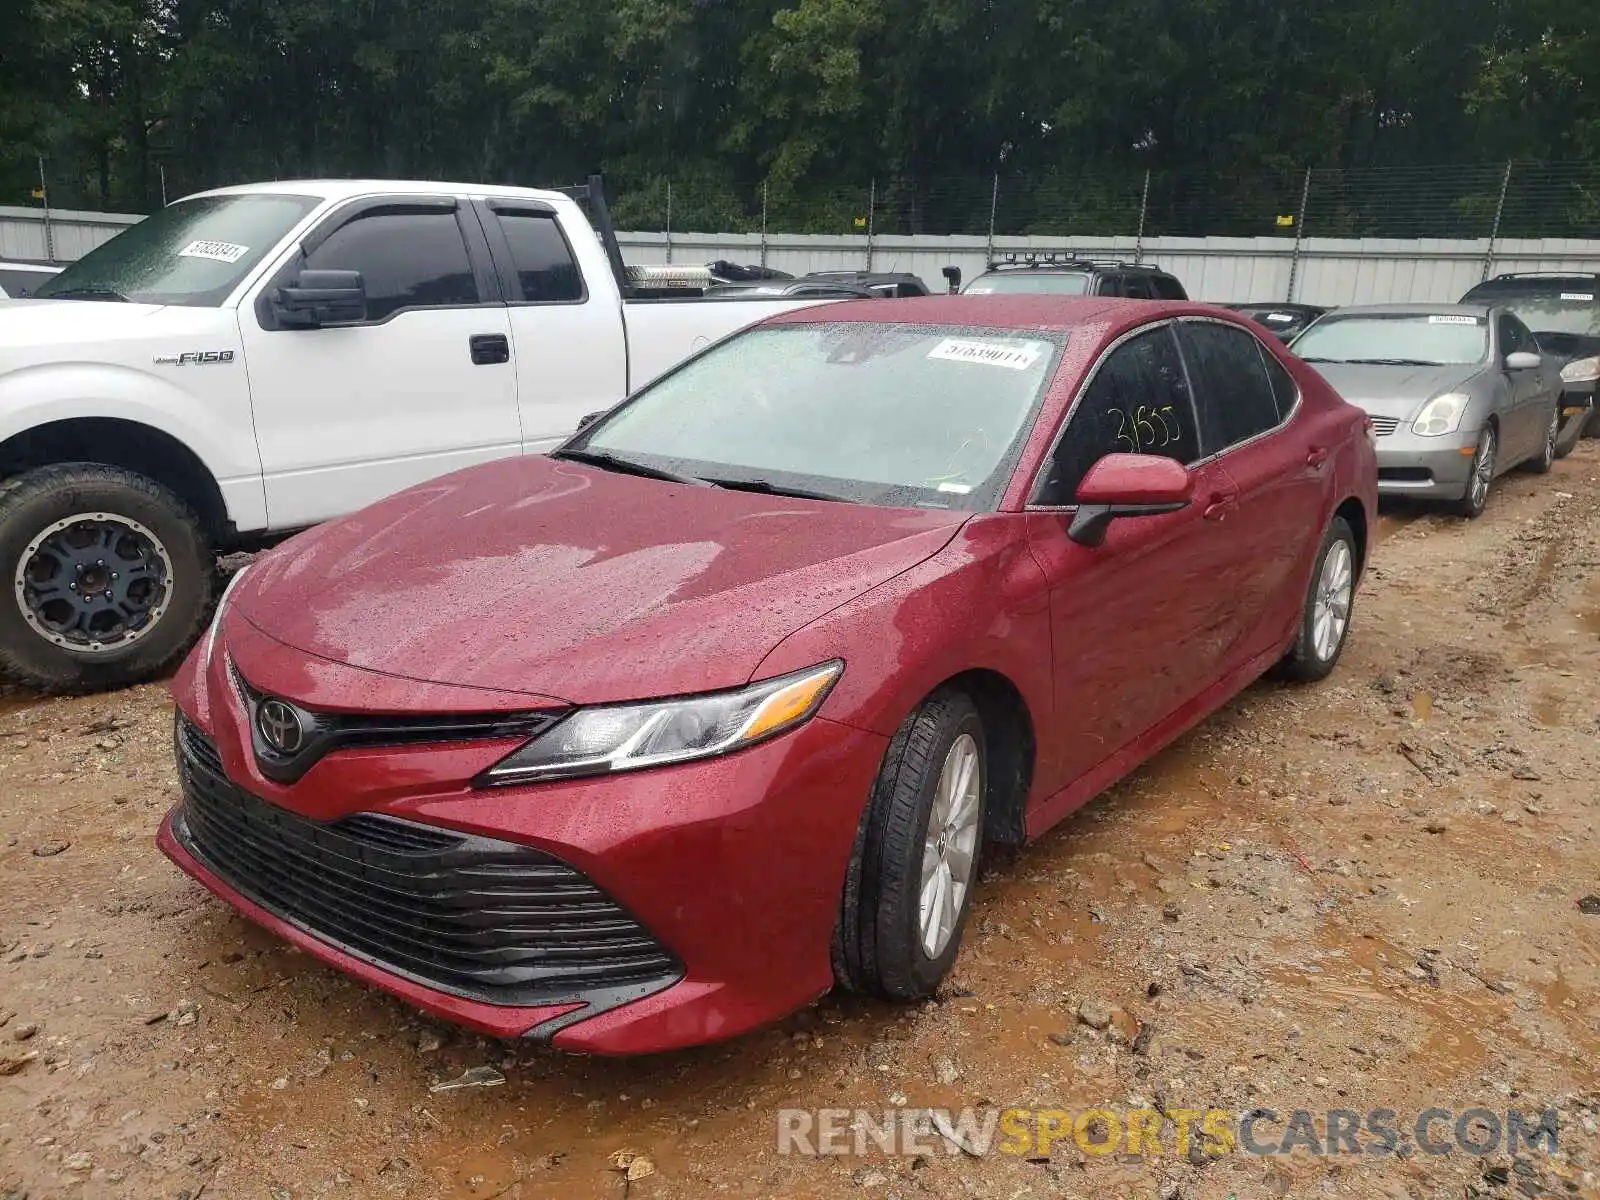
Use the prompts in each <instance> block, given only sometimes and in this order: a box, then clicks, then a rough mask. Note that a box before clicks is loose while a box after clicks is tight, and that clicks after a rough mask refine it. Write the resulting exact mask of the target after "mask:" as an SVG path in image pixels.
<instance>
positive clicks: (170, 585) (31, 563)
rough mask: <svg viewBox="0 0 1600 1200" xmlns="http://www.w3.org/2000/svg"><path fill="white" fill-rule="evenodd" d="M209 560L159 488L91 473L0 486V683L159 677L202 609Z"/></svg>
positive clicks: (92, 683) (47, 471) (207, 597)
mask: <svg viewBox="0 0 1600 1200" xmlns="http://www.w3.org/2000/svg"><path fill="white" fill-rule="evenodd" d="M216 574H217V572H216V564H215V557H214V555H213V553H212V549H211V546H210V542H209V539H208V538H207V536H206V533H205V528H204V526H203V524H202V523H201V521H200V519H199V517H197V516H196V515H195V513H194V512H193V510H192V509H190V508H189V506H188V505H187V504H185V503H184V502H183V501H182V500H181V499H179V498H178V497H177V496H176V495H174V494H173V493H172V492H171V491H170V490H168V489H167V488H165V487H163V486H162V485H161V484H159V483H156V482H155V481H154V480H151V479H147V478H145V477H144V476H142V475H138V474H135V473H133V472H131V471H124V470H121V469H119V468H116V467H108V466H104V465H101V464H97V463H64V464H60V465H56V466H49V467H40V468H38V469H37V470H33V471H29V472H27V473H26V474H23V475H19V476H16V477H15V478H12V479H9V480H7V481H5V482H4V483H0V675H4V676H6V677H9V678H11V679H14V680H17V681H19V682H22V683H24V684H27V685H29V686H31V687H34V688H38V689H39V690H41V691H46V692H89V691H103V690H106V689H110V688H118V687H126V686H128V685H130V684H135V683H142V682H145V681H146V680H150V679H153V678H156V677H158V676H160V675H161V674H162V673H164V672H165V671H167V670H169V669H170V668H171V667H172V666H173V665H174V664H176V662H177V661H178V658H179V657H180V656H181V655H182V654H183V652H184V651H185V650H186V649H188V647H189V646H190V645H191V644H192V643H193V642H194V640H195V638H196V637H197V636H198V635H199V632H200V630H201V627H202V626H203V624H204V622H205V619H206V616H207V614H208V612H209V610H210V607H211V602H212V598H213V594H214V591H215V580H216Z"/></svg>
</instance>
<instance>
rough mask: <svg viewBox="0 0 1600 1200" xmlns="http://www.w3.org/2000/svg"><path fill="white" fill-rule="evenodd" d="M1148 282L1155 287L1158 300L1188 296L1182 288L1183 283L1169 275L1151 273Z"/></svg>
mask: <svg viewBox="0 0 1600 1200" xmlns="http://www.w3.org/2000/svg"><path fill="white" fill-rule="evenodd" d="M1150 283H1151V286H1153V287H1154V288H1155V292H1156V299H1158V300H1187V299H1188V298H1189V293H1188V292H1186V291H1184V290H1183V284H1181V283H1179V282H1178V281H1177V279H1176V278H1174V277H1173V276H1171V275H1152V276H1151V277H1150Z"/></svg>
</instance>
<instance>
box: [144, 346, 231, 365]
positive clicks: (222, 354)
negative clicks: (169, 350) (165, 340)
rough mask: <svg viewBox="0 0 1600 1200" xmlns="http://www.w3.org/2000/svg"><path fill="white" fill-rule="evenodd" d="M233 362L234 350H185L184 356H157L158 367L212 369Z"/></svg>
mask: <svg viewBox="0 0 1600 1200" xmlns="http://www.w3.org/2000/svg"><path fill="white" fill-rule="evenodd" d="M232 361H233V351H232V350H185V351H184V352H183V353H182V354H158V355H156V365H157V366H161V367H210V366H215V365H216V364H218V363H231V362H232Z"/></svg>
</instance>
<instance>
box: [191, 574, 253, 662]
mask: <svg viewBox="0 0 1600 1200" xmlns="http://www.w3.org/2000/svg"><path fill="white" fill-rule="evenodd" d="M249 569H250V567H249V565H248V564H247V565H245V566H242V567H240V568H239V569H238V570H237V571H235V572H234V573H233V578H232V579H230V580H228V586H227V587H225V588H223V589H222V598H221V599H219V600H218V601H217V611H216V612H215V613H214V614H213V615H212V617H211V625H210V627H209V628H207V630H206V638H205V643H204V650H203V651H202V653H201V656H200V661H201V662H204V663H209V662H210V661H211V651H212V650H213V649H215V648H216V644H217V633H218V632H219V631H220V630H221V629H222V618H223V617H224V616H225V615H226V614H227V611H228V601H229V600H230V599H232V597H233V589H234V588H236V587H238V586H239V581H240V580H241V579H243V578H244V573H245V572H246V571H248V570H249Z"/></svg>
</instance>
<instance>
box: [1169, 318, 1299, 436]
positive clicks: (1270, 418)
mask: <svg viewBox="0 0 1600 1200" xmlns="http://www.w3.org/2000/svg"><path fill="white" fill-rule="evenodd" d="M1181 328H1182V335H1181V336H1182V338H1183V354H1184V358H1185V359H1186V360H1187V361H1188V364H1189V377H1190V378H1191V379H1193V380H1194V389H1195V405H1196V407H1197V408H1198V409H1199V412H1200V444H1201V447H1202V448H1203V449H1204V451H1205V453H1206V454H1207V455H1208V456H1209V455H1212V454H1217V453H1219V452H1221V451H1223V450H1226V449H1227V448H1228V447H1229V446H1236V445H1238V444H1239V443H1240V442H1243V441H1248V440H1249V439H1250V438H1253V437H1255V436H1256V435H1257V434H1260V433H1265V432H1266V431H1267V430H1269V429H1271V428H1272V427H1273V426H1275V425H1277V424H1278V421H1279V416H1278V399H1277V397H1276V396H1275V395H1274V394H1273V389H1272V381H1271V380H1270V379H1268V377H1267V368H1266V364H1265V362H1263V361H1262V357H1261V344H1260V343H1259V342H1257V341H1256V339H1255V338H1254V337H1252V336H1251V335H1250V334H1248V333H1246V332H1245V331H1244V330H1242V329H1234V328H1233V327H1231V326H1228V325H1218V324H1215V323H1213V322H1210V321H1185V322H1184V323H1183V325H1182V327H1181Z"/></svg>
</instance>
